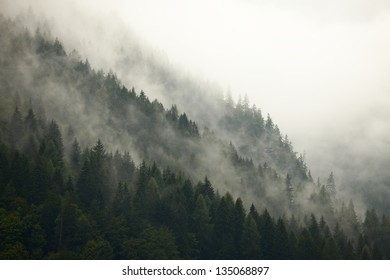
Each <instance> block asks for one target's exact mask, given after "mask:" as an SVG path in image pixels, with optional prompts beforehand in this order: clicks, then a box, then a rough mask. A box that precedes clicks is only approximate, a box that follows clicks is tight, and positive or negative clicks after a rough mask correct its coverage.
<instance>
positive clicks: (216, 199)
mask: <svg viewBox="0 0 390 280" xmlns="http://www.w3.org/2000/svg"><path fill="white" fill-rule="evenodd" d="M0 34H1V44H0V61H1V65H2V67H0V109H1V111H0V112H1V113H0V130H1V134H0V165H1V166H0V236H1V241H0V258H2V259H28V258H32V259H42V258H49V259H112V258H114V259H179V258H180V259H261V258H263V259H382V258H389V254H390V220H389V217H388V216H387V215H382V213H378V212H377V211H376V210H375V209H369V210H367V211H366V213H365V215H364V217H362V219H361V218H360V217H358V216H357V214H356V211H355V206H354V203H353V201H352V200H349V201H343V200H342V199H340V198H339V197H338V193H337V184H336V180H335V175H334V174H333V173H332V172H330V174H329V178H328V179H327V181H326V182H320V180H316V179H314V178H313V177H312V174H311V172H310V170H309V168H308V166H307V164H306V163H305V160H304V156H303V155H297V153H296V152H294V150H293V146H292V144H291V142H290V140H289V138H288V136H287V135H283V134H282V133H281V131H280V129H279V127H278V126H277V125H276V124H275V123H274V122H273V120H272V118H271V116H270V115H267V116H266V117H265V116H263V115H262V112H261V110H260V109H258V108H256V107H255V106H250V105H249V100H248V99H247V98H243V99H240V100H238V101H237V102H233V101H232V99H231V97H230V96H227V97H225V98H223V99H222V98H221V99H220V100H219V104H218V106H219V108H220V112H223V113H222V114H220V117H219V118H218V119H216V120H214V122H213V123H210V125H209V126H207V122H206V121H207V118H205V119H203V120H202V121H201V122H202V127H201V126H200V125H199V124H198V122H197V121H196V119H194V118H192V117H191V115H190V114H189V113H186V112H184V111H181V108H179V107H178V106H177V105H175V104H172V105H171V106H169V107H168V108H165V107H164V105H163V104H162V103H161V102H159V101H158V100H157V99H156V100H153V101H151V100H150V99H149V97H148V94H147V92H144V91H143V90H136V89H135V88H131V89H130V88H128V87H127V86H125V85H123V84H122V83H121V81H120V80H119V79H118V78H117V76H116V74H115V73H114V71H109V72H108V73H105V72H104V71H103V70H97V69H94V68H93V67H91V65H90V63H89V62H88V60H87V59H85V58H81V57H80V55H78V54H77V51H68V50H65V48H64V47H63V44H62V43H61V40H60V39H58V38H55V37H54V38H53V37H52V36H51V35H50V34H49V33H48V32H46V31H43V30H40V29H36V30H34V31H31V30H29V29H27V28H26V27H25V26H24V25H23V24H22V23H20V22H18V21H16V20H10V19H7V18H5V17H4V16H0ZM144 90H145V91H147V89H144ZM173 101H174V100H173ZM172 103H174V102H172ZM210 116H215V115H214V114H210ZM216 127H218V129H217V128H216Z"/></svg>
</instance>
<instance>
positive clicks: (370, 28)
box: [0, 0, 390, 171]
mask: <svg viewBox="0 0 390 280" xmlns="http://www.w3.org/2000/svg"><path fill="white" fill-rule="evenodd" d="M0 1H1V2H3V3H5V4H6V5H8V6H13V5H15V7H16V5H17V4H15V3H16V2H20V3H18V4H21V5H27V4H26V3H31V4H30V5H31V6H33V7H39V6H41V7H45V8H44V9H46V10H49V11H52V12H54V14H56V13H58V12H61V10H63V9H66V7H69V6H70V3H71V1H65V0H63V1H56V2H54V1H48V0H47V1H32V0H31V1H27V0H26V1H22V0H20V1H15V0H13V1H12V0H0ZM75 3H77V5H78V6H81V7H84V10H86V11H88V12H89V13H91V14H94V13H95V14H106V13H109V14H111V15H113V16H115V17H118V18H120V19H121V20H123V21H124V22H125V23H127V24H129V26H131V29H132V30H133V31H135V32H136V33H137V34H138V35H139V36H140V37H142V38H143V39H144V40H145V41H146V42H148V43H149V44H151V46H152V47H154V48H156V49H159V50H161V51H163V52H165V53H166V54H167V55H168V57H169V59H170V60H171V61H172V62H173V63H174V64H178V65H180V66H181V67H183V68H184V70H185V71H189V72H193V73H194V74H196V75H198V74H201V75H202V76H203V77H205V78H206V79H208V80H211V81H215V82H217V83H218V84H219V85H220V86H221V87H222V88H225V89H226V90H227V89H228V88H230V89H231V91H232V92H233V94H234V95H236V96H238V95H239V94H240V95H244V94H247V95H248V96H249V98H250V100H251V102H253V103H255V104H256V105H257V106H258V107H260V108H261V109H262V110H263V113H264V114H266V113H270V114H271V116H272V117H273V119H274V121H275V122H276V123H277V124H278V125H279V127H280V128H281V130H282V132H284V133H287V134H288V135H289V138H290V139H292V141H293V144H294V146H295V147H296V150H297V151H299V152H302V151H304V150H305V151H306V152H307V159H308V162H309V164H310V165H311V166H312V167H313V169H314V170H315V169H316V165H317V170H318V171H320V170H321V168H319V167H318V166H320V165H321V166H323V168H327V167H328V166H332V165H334V164H335V162H334V160H330V159H329V158H328V159H326V158H327V157H326V151H324V150H325V149H330V147H331V146H332V145H334V144H335V143H339V142H340V141H341V142H343V143H348V142H350V141H353V138H351V135H355V134H356V133H355V132H356V130H358V131H359V124H364V125H365V126H366V127H371V125H372V124H373V123H375V124H377V123H379V124H380V125H379V126H380V128H381V129H371V128H370V129H369V130H367V129H363V128H361V133H362V134H365V133H369V134H370V135H369V136H368V138H369V139H371V141H372V142H371V144H372V145H373V146H375V145H376V144H377V143H376V142H375V139H376V138H377V136H378V137H382V136H383V134H384V133H385V134H386V136H387V135H388V134H387V132H384V131H386V130H390V125H389V120H390V113H388V112H387V108H390V83H389V81H388V80H389V79H388V73H390V51H389V50H390V1H388V0H327V1H323V0H318V1H316V0H298V1H292V0H279V1H276V0H275V1H271V0H257V1H256V0H241V1H240V0H224V1H222V0H207V1H206V0H197V1H186V0H165V1H161V0H160V1H158V0H128V1H125V0H107V1H104V0H95V1H92V0H91V1H75ZM105 23H106V22H105ZM108 24H109V23H108ZM113 70H114V71H115V69H113ZM376 112H381V113H380V114H379V113H378V114H376ZM372 131H374V133H373V132H372ZM386 139H387V138H386ZM382 142H383V141H382V140H380V143H381V144H383V143H382ZM364 143H365V142H363V144H364ZM359 145H360V144H359ZM323 149H324V150H323ZM323 152H324V153H325V156H324V154H323ZM328 156H329V155H328ZM333 157H334V155H333ZM321 160H322V162H321ZM327 160H328V162H327ZM314 162H315V164H313V163H314ZM313 165H314V166H313ZM321 171H322V170H321Z"/></svg>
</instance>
